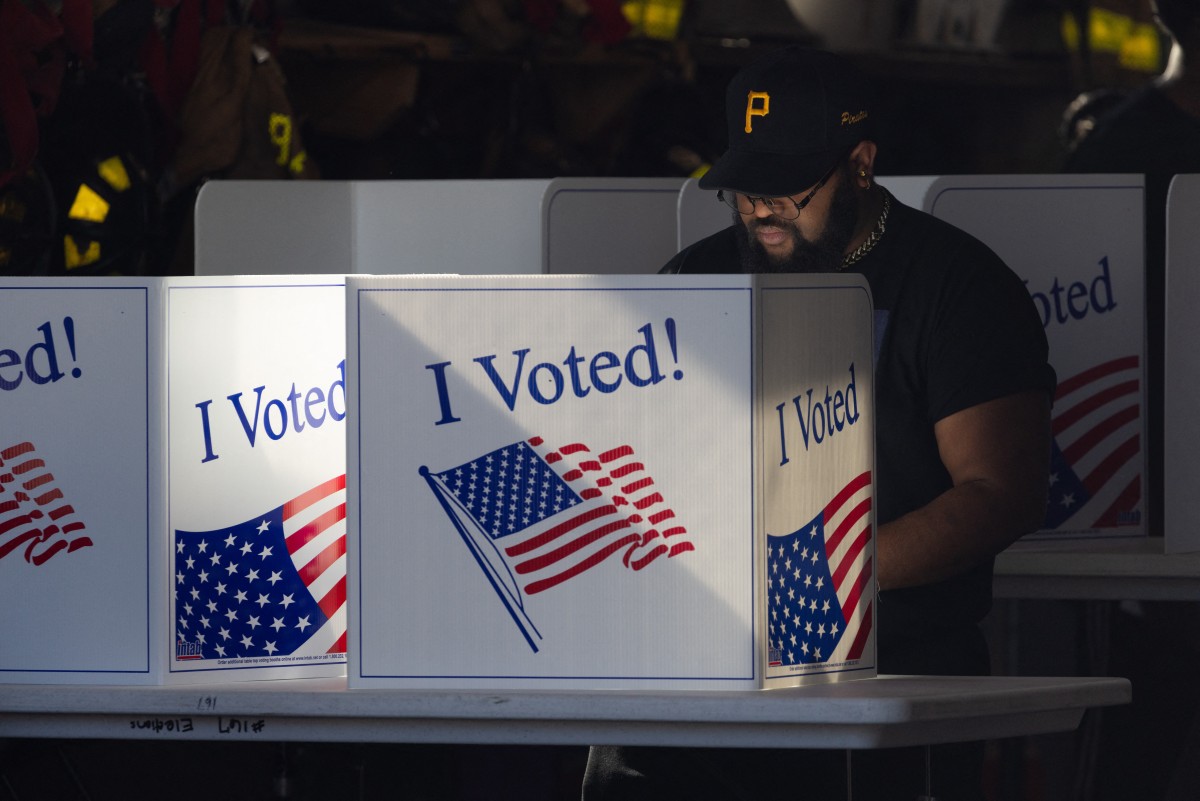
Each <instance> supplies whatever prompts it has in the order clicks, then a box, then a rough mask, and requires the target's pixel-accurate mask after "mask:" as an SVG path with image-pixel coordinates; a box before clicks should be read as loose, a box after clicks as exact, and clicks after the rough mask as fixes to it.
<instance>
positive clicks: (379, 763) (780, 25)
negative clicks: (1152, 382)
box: [0, 0, 1200, 801]
mask: <svg viewBox="0 0 1200 801" xmlns="http://www.w3.org/2000/svg"><path fill="white" fill-rule="evenodd" d="M797 1H798V2H799V0H797ZM15 2H24V4H25V5H26V6H37V5H42V4H40V3H37V2H32V0H0V8H3V7H4V5H5V4H12V3H15ZM812 2H814V3H815V2H818V0H812ZM838 2H842V3H843V4H844V7H845V9H847V11H846V13H850V10H851V9H853V8H858V9H860V10H861V9H866V10H867V11H870V12H871V13H874V14H876V16H875V17H873V18H872V19H875V20H876V21H877V20H878V19H880V18H882V19H884V20H885V22H886V24H885V25H884V26H883V28H882V30H881V29H880V27H879V26H878V25H875V26H874V27H870V28H868V26H866V25H864V27H863V29H862V31H860V32H859V33H857V34H854V35H851V36H849V37H846V36H844V35H841V36H839V38H838V39H837V40H836V41H829V37H828V36H827V35H826V34H825V33H823V32H822V31H821V30H819V29H816V28H815V27H814V26H811V25H807V24H805V21H804V19H803V15H798V14H795V13H793V12H792V10H791V7H790V6H789V5H788V3H787V2H784V0H739V1H737V2H734V1H733V0H729V1H727V2H717V1H716V0H690V1H689V2H686V3H684V4H683V5H684V12H683V16H682V18H681V19H680V21H679V23H678V25H677V26H676V27H675V28H674V30H672V31H670V32H669V33H668V34H667V35H665V36H663V37H654V36H648V35H645V34H644V33H643V32H640V31H638V30H636V29H633V30H624V29H622V28H621V26H620V25H619V24H617V23H615V22H614V21H613V18H612V17H611V15H610V16H604V15H605V13H607V12H611V11H612V10H613V9H614V8H617V7H618V6H619V4H617V3H615V2H612V3H604V2H601V0H590V1H585V0H577V2H575V3H571V2H561V3H559V2H532V0H530V1H528V2H521V0H444V1H443V2H434V1H433V0H428V1H426V2H421V0H410V1H409V2H403V1H402V0H394V1H393V2H386V1H385V0H346V1H345V2H335V1H334V0H296V1H295V2H291V3H275V4H267V3H263V2H258V3H254V4H253V5H252V6H246V7H243V6H242V5H240V4H223V3H205V2H201V1H200V0H180V1H179V2H171V0H163V2H160V3H154V2H151V0H97V1H96V2H94V3H92V10H93V17H94V28H93V34H94V46H95V50H94V52H93V53H92V57H91V58H90V59H87V58H83V57H82V56H81V53H80V51H79V48H77V47H74V46H72V45H71V43H69V42H66V41H64V40H65V38H67V37H64V39H60V40H58V41H55V42H52V43H50V44H49V45H47V46H46V47H44V48H42V49H39V50H38V51H36V52H33V53H32V54H29V53H25V52H24V51H21V52H20V53H18V55H22V54H23V55H31V56H32V58H33V60H32V62H28V63H29V64H32V67H30V69H29V70H27V71H26V72H25V73H24V74H25V75H26V76H29V75H33V74H38V75H41V76H43V77H44V75H45V74H46V73H47V72H50V73H53V69H52V68H54V67H55V65H57V66H58V67H60V68H61V69H60V73H61V75H60V79H59V82H58V83H57V84H56V85H55V87H54V90H53V91H51V92H50V94H51V95H53V97H46V96H45V94H43V95H38V94H37V92H36V91H34V90H33V89H31V92H32V93H33V95H34V107H35V109H36V119H37V142H38V148H37V151H36V154H35V155H34V157H33V158H32V160H28V158H27V157H28V154H22V153H21V152H19V150H20V149H19V148H18V147H17V146H16V144H17V143H16V140H17V137H15V136H13V135H12V129H11V128H10V129H8V130H4V129H0V131H3V132H4V133H5V134H6V136H5V137H3V138H0V169H3V168H7V167H8V166H11V165H16V166H17V167H18V168H19V169H17V170H16V173H15V176H14V177H12V178H11V179H9V180H7V182H5V183H0V274H10V275H21V274H32V275H41V274H64V273H67V272H70V273H71V274H79V275H89V274H90V275H97V274H100V275H106V274H189V273H190V272H191V269H192V268H191V248H192V244H193V243H192V240H191V234H190V224H189V220H190V214H191V210H192V204H193V202H194V197H195V193H196V191H198V189H199V187H200V186H201V185H203V183H204V182H205V181H207V180H213V179H220V178H228V177H250V178H254V177H258V178H264V179H278V178H289V179H296V180H380V179H389V180H403V179H440V178H454V179H488V178H547V177H562V176H614V177H616V176H679V177H683V176H687V175H690V174H693V172H694V171H695V170H696V169H697V167H700V166H701V165H703V164H705V163H710V162H711V161H712V160H713V159H715V158H716V157H717V156H718V155H719V154H720V153H721V151H722V149H723V147H724V137H725V132H724V119H723V109H722V99H723V92H724V87H725V84H726V82H727V81H728V79H729V78H730V76H732V74H733V73H734V72H735V71H736V70H737V69H738V68H739V67H740V66H741V65H742V64H744V63H745V62H746V61H748V60H749V59H750V58H752V57H754V56H755V55H757V54H758V53H761V52H763V51H765V50H767V49H770V48H773V47H776V46H779V45H781V44H786V43H791V42H804V43H809V44H814V45H819V46H828V47H830V49H836V50H839V51H841V52H843V53H845V54H846V55H847V56H849V57H850V58H852V59H854V60H855V61H856V62H858V63H859V65H860V66H861V67H862V68H863V69H864V70H865V71H866V72H867V73H868V75H870V76H871V77H872V78H873V79H874V80H875V82H876V84H877V86H878V88H879V94H880V98H881V100H882V108H881V109H880V114H879V120H880V124H881V135H880V137H879V138H880V147H881V149H880V155H879V158H878V169H879V172H880V173H881V174H884V175H945V174H980V173H1039V172H1042V173H1045V172H1057V171H1058V170H1059V169H1060V167H1061V165H1062V162H1063V160H1064V158H1065V155H1066V153H1067V147H1068V143H1067V140H1066V138H1065V136H1064V132H1063V123H1064V119H1065V116H1064V115H1065V112H1066V110H1067V107H1068V105H1069V104H1070V103H1071V102H1072V101H1073V100H1074V99H1075V98H1076V97H1077V96H1079V95H1080V94H1081V93H1083V92H1094V91H1098V90H1116V91H1126V90H1128V89H1130V88H1132V87H1136V86H1138V85H1140V84H1142V83H1144V82H1146V81H1148V80H1150V79H1151V78H1152V77H1153V76H1154V75H1155V74H1156V73H1157V72H1158V71H1160V70H1161V69H1162V67H1163V65H1164V58H1165V53H1166V44H1167V43H1166V42H1165V41H1164V40H1162V39H1161V38H1158V37H1157V35H1156V34H1153V33H1151V34H1150V35H1149V36H1147V35H1146V31H1147V29H1148V28H1147V26H1149V25H1150V23H1151V14H1150V10H1149V0H1107V1H1106V2H1099V1H1098V2H1095V3H1087V2H1078V1H1077V0H1008V2H1007V3H1006V4H1005V6H1004V14H1003V17H1002V18H1001V23H1000V25H999V27H998V28H997V29H996V30H995V31H994V33H993V35H991V36H990V37H989V36H981V35H980V34H979V33H978V32H976V31H973V30H971V29H970V27H969V26H966V27H964V25H965V23H963V22H962V21H961V20H960V21H959V22H958V23H956V24H952V23H950V22H947V23H945V24H944V25H943V26H942V27H941V28H940V29H938V30H937V31H936V32H935V33H934V34H933V35H922V34H921V32H920V31H919V30H918V24H917V20H918V16H919V14H921V13H922V12H923V11H928V10H929V8H930V7H931V6H936V3H934V2H931V0H895V1H894V2H892V1H890V0H862V2H861V3H856V2H854V0H838ZM189 3H192V8H193V9H194V10H198V13H199V18H198V23H197V24H198V25H199V29H200V30H201V31H203V30H207V29H209V28H213V27H218V26H231V25H232V26H234V27H242V28H250V29H251V30H252V31H253V32H254V34H255V38H256V41H257V43H258V44H259V46H260V47H261V48H262V51H261V53H260V55H262V56H264V57H265V61H269V62H271V63H273V64H274V65H275V66H276V67H278V68H279V72H278V76H277V77H280V78H281V79H282V81H283V82H282V83H281V84H279V85H280V86H282V87H283V88H284V91H285V93H286V99H287V101H288V103H289V104H290V106H291V112H292V126H293V127H292V128H291V132H292V134H293V135H292V137H291V139H290V140H289V148H290V150H289V153H290V155H293V156H294V155H295V154H296V153H298V152H301V150H302V152H303V153H305V154H306V159H305V161H304V162H303V164H302V165H301V164H296V163H293V164H285V165H282V166H281V165H279V164H277V163H275V161H274V160H273V155H274V152H273V150H272V146H273V145H278V141H275V140H272V141H265V138H269V137H265V134H264V132H263V130H262V129H261V127H255V126H256V125H260V123H261V120H257V119H256V118H252V117H251V114H250V112H248V111H246V108H248V107H249V104H242V105H238V106H237V109H236V110H235V112H234V113H233V116H232V117H231V118H230V119H232V120H241V121H242V122H243V123H244V127H245V130H244V131H242V130H240V129H239V130H238V131H237V134H236V135H235V136H233V138H232V140H231V139H230V138H229V137H230V130H231V126H229V125H214V126H210V127H206V126H205V124H204V123H205V122H206V119H205V113H201V114H199V115H198V116H197V115H194V114H193V115H192V116H190V117H189V116H188V115H186V114H185V113H183V112H184V110H185V109H186V104H187V102H188V101H189V98H191V101H192V102H196V98H197V96H204V97H206V98H207V101H208V102H209V103H210V104H211V107H212V109H214V111H210V112H206V113H207V114H208V115H209V117H210V119H209V120H207V121H208V122H211V121H212V119H215V115H216V112H217V111H219V110H220V109H219V108H218V107H219V105H220V104H219V103H217V101H216V100H214V98H217V99H220V98H222V97H225V96H226V95H228V96H233V95H232V93H230V92H227V91H226V90H225V88H224V87H225V85H224V84H221V83H220V82H219V81H217V82H211V83H210V85H209V86H208V88H207V90H205V88H204V86H202V85H201V84H202V80H203V79H199V80H198V79H197V77H196V76H197V75H198V74H199V72H198V70H197V68H196V67H195V66H194V65H193V67H191V68H189V67H188V64H187V59H186V58H183V57H182V56H183V55H185V54H186V50H187V48H186V46H185V44H184V42H185V41H186V38H185V37H184V36H183V34H181V30H182V29H183V28H185V27H186V26H185V25H183V24H182V22H181V15H182V14H183V13H184V11H185V8H186V7H187V6H188V4H189ZM45 5H47V6H49V7H50V8H51V10H52V12H56V11H57V10H58V9H59V5H58V4H57V3H53V4H45ZM964 5H966V6H970V5H971V4H970V3H966V4H963V3H959V7H960V8H962V7H963V6H964ZM575 8H578V9H582V13H580V12H577V11H574V10H572V9H575ZM1094 10H1099V11H1100V12H1102V13H1103V14H1107V15H1109V16H1104V17H1102V19H1103V20H1108V22H1109V23H1112V22H1113V21H1114V20H1115V21H1116V23H1118V24H1116V25H1115V27H1114V26H1113V25H1112V24H1110V25H1109V26H1108V27H1107V28H1106V29H1105V30H1104V31H1100V32H1099V33H1102V34H1103V35H1102V36H1101V35H1098V36H1097V37H1095V38H1092V39H1088V38H1084V39H1083V40H1082V41H1077V40H1071V39H1070V38H1069V37H1066V36H1064V20H1068V19H1079V18H1080V15H1084V16H1085V18H1086V15H1087V14H1088V13H1089V11H1094ZM879 15H882V17H880V16H879ZM601 23H606V24H601ZM1149 30H1151V31H1152V30H1153V29H1152V28H1151V29H1149ZM1114 31H1116V33H1114ZM1122 31H1124V34H1122V33H1121V32H1122ZM1139 31H1140V33H1141V38H1140V39H1139V38H1137V36H1135V35H1134V34H1136V33H1138V32H1139ZM8 33H9V34H10V36H9V40H8V41H7V42H6V41H5V39H4V36H5V32H4V31H0V46H9V47H16V45H14V43H13V40H12V37H11V33H12V32H11V31H9V32H8ZM155 37H157V41H158V42H159V44H160V45H161V49H160V51H158V52H159V56H160V57H161V60H160V62H155V61H154V60H153V58H150V57H149V56H148V53H150V52H151V51H152V48H150V49H148V46H147V42H148V41H150V40H152V39H154V38H155ZM1148 43H1149V44H1150V45H1152V46H1150V48H1149V50H1148V51H1147V46H1148ZM1123 47H1124V49H1125V51H1126V52H1125V54H1124V55H1122V48H1123ZM1130 54H1132V55H1133V56H1134V58H1132V59H1131V58H1130V57H1129V56H1130ZM155 63H158V64H159V66H158V67H155V66H154V64H155ZM163 64H165V66H163ZM53 74H59V73H53ZM210 77H211V76H210ZM39 86H41V84H39ZM205 92H206V93H207V94H205ZM238 97H239V98H240V97H241V96H240V95H239V96H238ZM239 103H240V101H239ZM3 119H9V118H7V117H5V118H0V121H3ZM110 153H119V154H121V155H122V157H123V158H124V159H125V161H126V163H127V164H128V165H129V166H130V170H131V173H132V178H133V180H134V183H135V189H136V190H137V191H136V192H134V193H131V194H130V195H129V196H128V197H125V198H122V199H121V200H120V201H119V203H120V204H124V205H119V204H118V203H117V202H114V211H113V214H112V217H111V218H110V219H109V220H107V221H105V224H103V225H100V224H97V225H94V226H92V227H90V228H80V227H79V226H78V224H77V223H73V222H71V221H69V220H67V219H66V218H65V207H66V206H67V205H68V201H69V198H70V196H71V195H72V194H73V192H74V191H75V190H76V188H77V187H78V185H79V184H80V182H81V181H84V180H87V178H88V176H89V175H90V174H91V172H92V171H94V169H95V162H96V159H97V158H102V157H105V156H106V155H108V154H110ZM185 153H186V154H189V155H190V156H191V157H192V161H190V162H188V164H187V166H189V167H190V171H189V170H188V169H184V167H185V164H184V162H185V159H184V158H183V155H182V154H185ZM23 159H24V160H23ZM197 164H198V165H199V166H197ZM129 198H132V200H131V199H129ZM14 209H18V210H20V212H21V213H20V215H19V216H14V214H15V212H14V211H13V210H14ZM486 213H487V210H486V209H448V210H447V219H448V220H449V219H453V218H455V217H459V218H462V219H466V220H468V221H469V219H470V216H471V215H475V214H486ZM73 225H74V226H75V227H72V226H73ZM68 234H70V235H72V236H74V237H75V240H76V241H77V242H87V241H95V242H98V243H99V244H100V245H101V246H102V251H101V252H102V253H103V257H102V258H101V259H99V260H98V261H96V262H95V263H92V264H88V265H83V266H80V267H76V268H75V269H74V270H71V271H68V269H67V266H66V264H65V262H64V256H63V255H62V253H63V240H64V237H65V236H67V235H68ZM6 253H7V255H5V254H6ZM1181 609H1182V605H1173V604H1157V605H1144V604H1128V603H1127V604H1113V603H1082V602H1036V601H1022V602H1004V603H1000V604H998V605H997V608H996V611H995V612H994V613H993V615H992V617H991V618H990V619H989V621H988V628H989V635H990V637H991V639H992V642H993V648H994V652H995V663H996V670H997V671H998V672H1012V673H1024V674H1026V675H1038V674H1054V673H1064V674H1079V675H1086V674H1088V673H1094V674H1097V675H1123V676H1129V677H1131V678H1133V680H1134V697H1135V703H1134V704H1133V705H1131V706H1130V707H1127V708H1121V709H1110V710H1105V711H1104V712H1103V713H1098V712H1093V713H1088V715H1087V717H1086V718H1085V724H1084V726H1083V727H1082V728H1081V730H1080V731H1079V732H1073V733H1069V734H1064V735H1054V736H1042V737H1035V738H1022V739H1019V740H1012V741H1003V742H996V743H993V744H991V746H990V749H989V762H988V767H989V772H988V775H989V782H988V789H989V794H990V796H991V798H992V799H993V801H1006V800H1007V799H1023V800H1027V801H1043V800H1045V801H1051V799H1103V800H1105V801H1107V799H1131V798H1136V799H1168V798H1169V799H1171V801H1174V799H1175V798H1197V797H1200V789H1198V788H1197V787H1196V786H1195V785H1190V786H1189V785H1188V784H1187V783H1186V782H1184V783H1183V784H1177V785H1176V787H1175V788H1174V789H1173V790H1172V789H1170V787H1171V783H1172V781H1177V782H1183V780H1182V779H1177V778H1175V777H1176V776H1177V772H1178V771H1181V770H1182V771H1183V773H1186V772H1187V766H1188V765H1190V764H1192V763H1194V762H1196V758H1195V757H1194V756H1189V752H1188V751H1187V749H1188V748H1190V747H1194V746H1193V745H1190V744H1189V740H1190V738H1193V737H1195V736H1196V735H1194V734H1193V733H1192V727H1193V725H1194V724H1193V721H1194V720H1195V719H1196V710H1197V700H1196V699H1197V693H1196V691H1195V689H1194V682H1195V679H1194V676H1193V675H1192V673H1193V671H1192V669H1193V667H1194V666H1195V665H1196V664H1197V659H1196V657H1197V653H1196V651H1197V647H1196V643H1197V641H1198V640H1197V637H1196V632H1195V631H1194V630H1193V628H1194V624H1193V622H1192V612H1191V611H1190V607H1189V609H1188V610H1187V611H1182V612H1181ZM0 647H3V644H0ZM1164 653H1166V654H1168V656H1165V657H1164V656H1163V654H1164ZM1148 662H1151V663H1157V664H1159V665H1160V666H1159V667H1158V668H1157V669H1156V670H1155V671H1148V670H1147V667H1146V665H1147V663H1148ZM585 757H586V752H585V750H584V749H582V748H576V747H555V746H545V747H523V748H516V747H498V746H403V745H377V744H320V743H309V744H294V743H293V744H286V745H285V744H280V743H236V744H234V743H200V742H186V743H173V742H163V741H153V742H141V741H139V742H123V741H85V740H71V739H64V740H12V739H9V740H5V739H0V801H9V800H10V799H13V800H15V799H22V801H25V800H26V799H37V800H40V799H96V800H97V801H98V800H99V799H165V798H174V799H191V798H196V799H199V798H205V799H254V800H255V801H258V800H260V799H278V798H291V799H364V798H370V799H375V798H396V799H411V800H412V801H425V799H448V800H452V801H458V800H459V799H461V800H462V801H467V800H468V799H508V798H513V799H526V800H528V801H538V800H539V799H547V800H550V799H573V798H578V795H579V780H580V776H581V772H582V768H583V764H584V759H585ZM1181 766H1182V767H1181ZM1181 787H1182V789H1181ZM1172 792H1177V793H1182V794H1181V795H1170V793H1172Z"/></svg>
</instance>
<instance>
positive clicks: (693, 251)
mask: <svg viewBox="0 0 1200 801" xmlns="http://www.w3.org/2000/svg"><path fill="white" fill-rule="evenodd" d="M739 263H740V260H739V256H738V248H737V236H736V233H735V231H734V228H733V226H732V225H730V226H729V227H727V228H722V229H721V230H720V231H717V232H716V233H714V234H710V235H708V236H706V237H704V238H703V239H700V240H697V241H696V242H693V243H692V244H690V245H688V246H687V247H685V248H684V249H683V250H681V251H679V252H678V253H676V254H675V255H674V256H673V257H672V258H671V260H670V261H668V262H667V263H666V265H664V266H663V268H662V269H661V270H659V272H660V273H710V274H711V273H736V272H738V271H739V269H740V267H739Z"/></svg>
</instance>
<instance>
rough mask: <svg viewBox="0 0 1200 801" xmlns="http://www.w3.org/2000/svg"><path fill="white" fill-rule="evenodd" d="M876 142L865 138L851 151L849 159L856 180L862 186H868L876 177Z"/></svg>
mask: <svg viewBox="0 0 1200 801" xmlns="http://www.w3.org/2000/svg"><path fill="white" fill-rule="evenodd" d="M875 150H876V148H875V143H874V142H872V141H871V140H869V139H864V140H863V141H861V142H859V143H858V144H857V145H855V146H854V149H853V150H851V151H850V156H849V158H848V161H849V163H850V170H851V172H853V173H854V180H855V181H857V182H858V185H859V186H861V187H862V188H864V189H866V188H868V187H869V186H870V185H871V183H872V181H873V180H874V178H875Z"/></svg>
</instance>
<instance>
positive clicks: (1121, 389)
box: [927, 175, 1148, 539]
mask: <svg viewBox="0 0 1200 801" xmlns="http://www.w3.org/2000/svg"><path fill="white" fill-rule="evenodd" d="M1143 194H1144V192H1143V179H1142V177H1141V176H1138V175H1025V176H1019V175H1000V176H993V175H989V176H954V177H942V178H939V179H938V180H937V181H936V182H935V183H934V184H933V185H932V186H931V187H930V189H929V190H928V195H927V197H928V200H927V210H928V211H929V212H930V213H932V214H933V215H934V216H937V217H940V218H942V219H944V220H946V221H948V222H950V223H953V224H954V225H956V226H958V227H959V228H962V229H963V230H965V231H967V232H969V233H971V234H974V235H975V236H976V237H978V238H979V239H981V240H982V241H983V242H984V243H985V244H987V245H988V246H990V247H991V248H992V250H994V251H995V252H996V253H997V254H998V255H999V256H1000V257H1001V258H1002V259H1004V261H1005V262H1006V263H1007V264H1008V266H1009V267H1011V268H1012V269H1013V270H1014V271H1015V272H1016V273H1017V275H1018V276H1020V277H1021V279H1022V280H1024V282H1025V286H1026V287H1027V288H1028V289H1029V294H1030V296H1031V297H1032V298H1033V301H1034V306H1035V307H1036V309H1037V311H1038V313H1039V314H1040V315H1041V318H1042V324H1043V325H1044V326H1045V329H1046V337H1047V339H1048V340H1049V343H1050V363H1051V365H1052V366H1053V367H1054V369H1055V371H1056V373H1057V375H1058V388H1057V391H1056V393H1055V397H1054V407H1053V410H1052V420H1051V426H1052V432H1053V440H1054V441H1053V451H1052V458H1051V475H1050V487H1049V502H1048V507H1047V514H1046V519H1045V522H1044V524H1043V527H1042V529H1041V530H1040V531H1039V532H1037V534H1035V535H1032V536H1033V537H1035V538H1043V539H1045V538H1070V537H1084V536H1137V535H1144V534H1146V532H1147V530H1148V528H1147V522H1146V519H1145V518H1146V512H1145V510H1146V441H1147V438H1146V381H1145V363H1146V350H1145V339H1146V336H1145V253H1144V242H1143V228H1144V223H1143V213H1142V206H1143ZM963 267H964V269H966V268H969V267H970V265H966V264H964V265H963Z"/></svg>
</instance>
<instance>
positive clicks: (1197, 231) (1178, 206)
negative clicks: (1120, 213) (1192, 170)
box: [1163, 175, 1200, 553]
mask: <svg viewBox="0 0 1200 801" xmlns="http://www.w3.org/2000/svg"><path fill="white" fill-rule="evenodd" d="M1197 209H1200V175H1177V176H1175V178H1174V179H1173V180H1172V182H1171V188H1170V191H1169V192H1168V194H1167V230H1166V237H1167V241H1166V245H1167V247H1166V253H1167V264H1166V271H1167V275H1166V323H1165V327H1166V331H1165V342H1164V348H1165V352H1164V356H1163V359H1164V364H1163V384H1164V386H1163V389H1164V391H1163V433H1164V436H1163V439H1164V443H1163V463H1164V469H1163V476H1164V478H1163V481H1164V485H1163V507H1164V508H1163V516H1164V520H1163V540H1164V549H1165V551H1166V552H1167V553H1185V552H1190V551H1198V550H1200V528H1197V526H1196V521H1195V520H1194V519H1192V512H1193V511H1195V507H1194V503H1195V499H1196V492H1197V489H1198V488H1200V469H1198V468H1197V465H1196V463H1195V461H1196V460H1195V450H1196V445H1197V443H1200V424H1198V422H1197V414H1196V398H1197V397H1200V358H1197V353H1196V343H1197V342H1200V321H1198V320H1197V315H1196V311H1195V306H1196V303H1197V301H1198V300H1200V228H1198V227H1197V225H1196V210H1197Z"/></svg>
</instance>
